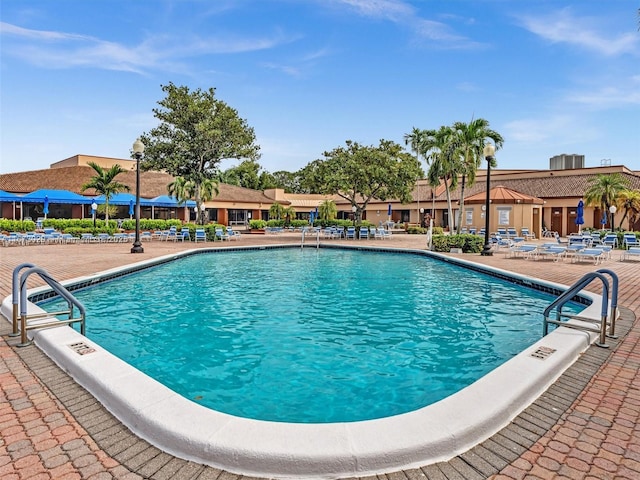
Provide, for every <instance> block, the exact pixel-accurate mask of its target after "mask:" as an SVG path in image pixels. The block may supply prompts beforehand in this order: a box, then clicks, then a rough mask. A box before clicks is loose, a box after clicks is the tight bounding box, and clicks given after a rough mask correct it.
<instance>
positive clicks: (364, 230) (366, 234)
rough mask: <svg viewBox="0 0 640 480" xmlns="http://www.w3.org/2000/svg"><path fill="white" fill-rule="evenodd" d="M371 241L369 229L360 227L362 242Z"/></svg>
mask: <svg viewBox="0 0 640 480" xmlns="http://www.w3.org/2000/svg"><path fill="white" fill-rule="evenodd" d="M365 239H369V228H368V227H360V240H365Z"/></svg>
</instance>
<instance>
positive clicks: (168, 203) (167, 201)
mask: <svg viewBox="0 0 640 480" xmlns="http://www.w3.org/2000/svg"><path fill="white" fill-rule="evenodd" d="M151 202H152V204H153V206H154V207H168V208H177V207H191V208H193V207H195V206H196V202H194V201H193V200H187V201H185V202H182V203H178V200H176V198H175V197H170V196H169V195H160V196H158V197H155V198H152V199H151Z"/></svg>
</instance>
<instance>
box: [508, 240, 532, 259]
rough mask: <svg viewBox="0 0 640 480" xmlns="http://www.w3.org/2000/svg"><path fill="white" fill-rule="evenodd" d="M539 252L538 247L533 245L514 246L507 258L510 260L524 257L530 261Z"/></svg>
mask: <svg viewBox="0 0 640 480" xmlns="http://www.w3.org/2000/svg"><path fill="white" fill-rule="evenodd" d="M537 250H538V246H537V245H531V244H526V243H525V244H523V245H517V244H514V245H513V246H512V247H511V248H510V249H509V250H507V252H506V256H508V257H509V258H518V257H522V258H525V259H529V258H532V257H534V256H535V255H536V251H537Z"/></svg>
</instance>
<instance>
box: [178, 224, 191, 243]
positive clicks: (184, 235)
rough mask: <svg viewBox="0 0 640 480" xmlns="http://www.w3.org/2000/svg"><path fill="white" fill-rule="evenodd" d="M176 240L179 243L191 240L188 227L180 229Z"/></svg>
mask: <svg viewBox="0 0 640 480" xmlns="http://www.w3.org/2000/svg"><path fill="white" fill-rule="evenodd" d="M178 238H179V239H180V240H181V241H183V242H184V241H185V240H191V234H190V233H189V227H182V228H181V229H180V233H179V234H178Z"/></svg>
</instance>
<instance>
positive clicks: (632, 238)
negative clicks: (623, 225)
mask: <svg viewBox="0 0 640 480" xmlns="http://www.w3.org/2000/svg"><path fill="white" fill-rule="evenodd" d="M622 246H623V247H624V248H625V249H627V250H629V248H631V247H640V241H639V240H638V238H637V237H636V234H635V233H625V234H623V235H622Z"/></svg>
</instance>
